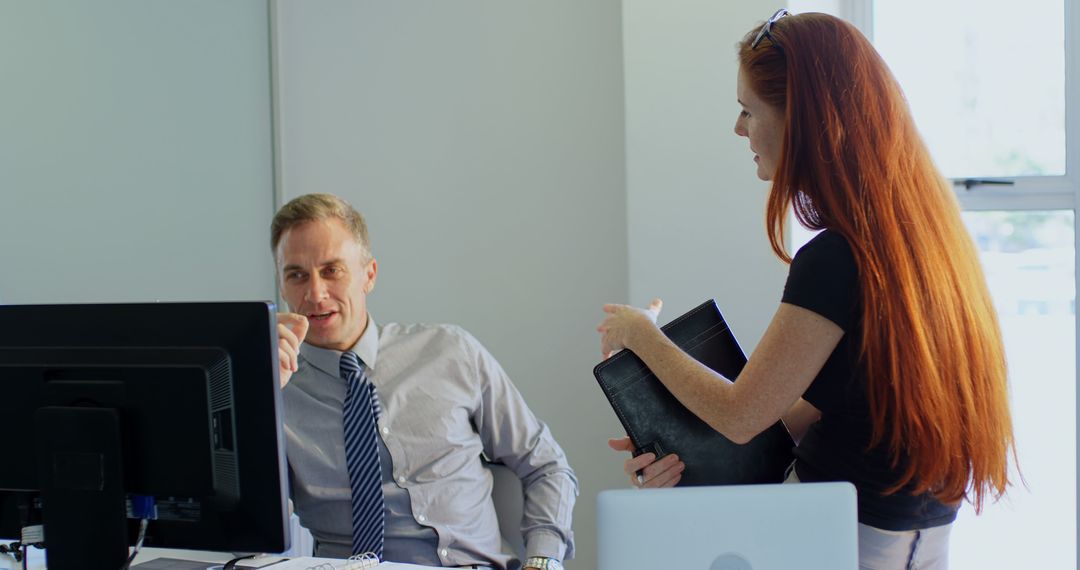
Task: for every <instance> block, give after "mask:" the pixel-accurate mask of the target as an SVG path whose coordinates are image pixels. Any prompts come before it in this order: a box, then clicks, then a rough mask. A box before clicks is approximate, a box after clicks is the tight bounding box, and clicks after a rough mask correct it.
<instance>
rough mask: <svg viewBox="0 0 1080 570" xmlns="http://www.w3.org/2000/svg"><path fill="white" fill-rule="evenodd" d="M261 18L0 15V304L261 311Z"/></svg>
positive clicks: (53, 9) (191, 7)
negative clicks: (225, 305)
mask: <svg viewBox="0 0 1080 570" xmlns="http://www.w3.org/2000/svg"><path fill="white" fill-rule="evenodd" d="M267 14H268V13H267V6H266V4H265V3H263V2H243V3H241V2H216V1H212V0H201V1H190V2H184V3H174V2H164V1H154V2H144V1H135V0H128V1H110V2H92V3H91V2H56V1H34V2H3V3H0V77H2V78H3V98H2V100H3V104H2V105H0V216H2V222H0V244H2V246H0V267H2V268H3V269H2V270H0V300H2V301H3V302H7V303H64V302H105V301H152V300H155V299H160V300H163V301H164V300H209V299H219V300H220V299H271V298H273V295H274V288H273V282H272V279H271V276H272V275H273V266H272V263H271V262H270V259H269V258H268V255H267V251H268V250H269V246H267V245H265V244H266V243H267V241H268V240H267V239H266V237H265V234H266V229H265V228H266V226H267V220H268V218H269V216H270V214H271V208H272V194H271V188H272V168H271V160H272V152H271V148H272V147H271V137H270V132H271V129H270V96H269V84H270V79H269V62H268V53H269V51H268V44H269V34H268V26H267V20H268V15H267Z"/></svg>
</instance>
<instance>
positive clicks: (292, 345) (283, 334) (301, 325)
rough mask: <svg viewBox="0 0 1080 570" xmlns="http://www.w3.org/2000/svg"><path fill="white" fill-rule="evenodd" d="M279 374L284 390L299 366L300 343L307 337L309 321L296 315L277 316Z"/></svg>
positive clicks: (280, 314)
mask: <svg viewBox="0 0 1080 570" xmlns="http://www.w3.org/2000/svg"><path fill="white" fill-rule="evenodd" d="M277 321H278V324H277V332H278V372H279V373H280V378H281V387H282V388H284V387H285V385H286V384H288V383H289V378H292V374H293V372H296V369H297V367H298V365H299V358H300V343H301V342H304V337H305V336H307V331H308V320H307V317H305V316H304V315H298V314H296V313H278V314H277Z"/></svg>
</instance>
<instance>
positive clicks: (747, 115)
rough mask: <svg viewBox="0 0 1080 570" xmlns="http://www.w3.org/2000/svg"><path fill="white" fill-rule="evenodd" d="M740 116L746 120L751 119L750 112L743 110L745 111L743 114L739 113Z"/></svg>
mask: <svg viewBox="0 0 1080 570" xmlns="http://www.w3.org/2000/svg"><path fill="white" fill-rule="evenodd" d="M739 116H741V117H743V118H746V119H749V118H750V112H749V111H747V110H745V109H743V111H742V112H741V113H739Z"/></svg>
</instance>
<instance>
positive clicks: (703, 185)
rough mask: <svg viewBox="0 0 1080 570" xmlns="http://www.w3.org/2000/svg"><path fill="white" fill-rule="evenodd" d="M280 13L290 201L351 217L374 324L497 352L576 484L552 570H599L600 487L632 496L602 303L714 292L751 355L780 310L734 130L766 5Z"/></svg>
mask: <svg viewBox="0 0 1080 570" xmlns="http://www.w3.org/2000/svg"><path fill="white" fill-rule="evenodd" d="M274 6H275V8H276V10H277V12H276V33H277V38H276V55H277V58H278V67H277V71H278V73H277V79H278V82H277V83H278V89H279V101H280V106H279V111H278V115H277V116H278V121H279V123H278V130H279V143H280V149H281V150H280V161H279V168H280V173H281V184H282V187H283V199H285V200H287V199H290V198H292V197H295V196H297V195H300V194H303V193H307V192H315V191H327V192H334V193H337V194H340V195H342V196H345V197H346V198H348V199H349V200H350V201H352V202H353V203H354V204H355V205H356V206H357V207H358V208H359V209H360V210H361V211H363V212H364V213H365V215H366V216H367V217H368V221H369V223H370V225H371V229H372V235H373V247H374V251H375V255H376V257H377V258H378V259H379V263H380V278H379V285H378V288H377V289H376V292H375V294H374V295H373V297H372V300H371V307H372V311H373V314H374V315H375V317H376V318H377V319H379V320H383V321H388V320H400V321H426V322H456V323H459V324H461V325H463V326H465V327H466V328H468V329H469V330H471V331H472V332H473V333H474V334H475V335H477V337H479V338H480V340H481V341H483V342H484V343H485V344H486V345H487V346H488V348H489V349H491V351H492V352H493V353H494V354H495V355H496V356H497V357H498V358H499V359H500V361H501V362H502V363H503V365H504V366H505V367H506V368H507V370H508V371H509V372H510V374H511V376H512V377H513V378H514V379H515V382H516V383H517V385H518V387H519V388H520V389H521V391H522V392H523V393H524V395H525V397H526V399H527V400H528V401H529V402H530V405H531V406H532V407H533V409H534V410H535V411H536V412H537V414H538V415H540V416H541V417H542V418H543V419H545V420H546V421H548V423H549V424H550V425H551V427H552V430H553V432H554V433H555V435H556V437H557V438H558V439H559V441H560V442H561V443H562V445H563V447H564V448H565V449H566V451H567V454H568V455H569V458H570V461H571V464H572V465H573V466H574V468H575V470H576V471H577V473H578V475H579V478H580V480H581V486H582V494H581V496H580V498H579V500H578V505H577V508H576V509H575V525H574V526H575V532H576V534H577V544H578V556H577V559H576V560H574V561H572V562H570V563H569V564H568V567H569V568H578V569H584V568H595V566H596V539H595V537H596V534H595V528H596V526H595V525H596V522H595V507H596V493H597V492H598V491H600V490H602V489H605V488H612V487H624V486H626V480H625V476H624V475H623V474H622V471H621V462H622V459H623V457H621V456H619V455H617V454H615V453H613V452H610V451H608V450H607V448H606V444H605V441H606V439H607V437H608V436H616V435H619V434H620V433H621V429H620V427H619V425H618V422H617V420H616V418H615V415H614V413H613V412H612V411H611V409H610V407H609V406H608V405H607V403H606V401H605V400H604V399H603V396H602V395H601V392H600V390H599V388H598V387H597V386H596V384H595V380H594V379H593V378H592V374H591V371H592V366H593V365H595V364H596V363H597V361H598V358H599V342H598V337H597V335H596V333H595V331H594V328H595V326H596V324H597V323H598V322H599V321H600V320H601V318H602V316H603V315H602V313H601V311H600V305H601V304H602V303H604V302H608V301H614V302H627V301H632V302H634V303H637V304H641V303H645V302H647V300H648V299H649V297H650V296H652V295H661V296H663V297H665V298H666V300H667V301H668V307H669V309H668V310H667V311H666V313H665V319H670V318H673V317H675V316H677V314H678V313H679V312H681V311H683V310H685V309H688V308H690V307H691V306H693V305H696V304H697V303H699V302H700V301H702V300H704V299H705V298H707V297H712V296H715V297H717V298H718V299H719V300H720V303H721V306H722V307H723V308H724V310H725V313H726V314H727V315H728V317H729V320H731V321H732V324H733V327H734V328H735V330H736V332H737V333H738V334H739V337H740V338H741V339H742V340H743V342H744V345H746V346H747V348H748V349H749V348H751V347H752V346H753V345H754V344H756V341H757V338H758V337H759V336H760V334H761V332H762V331H763V330H764V328H765V325H766V324H767V322H768V319H769V317H770V316H771V314H772V312H773V311H774V310H775V308H776V306H777V304H778V300H779V293H780V288H781V286H782V283H783V275H784V266H783V265H782V264H780V263H779V262H778V261H775V260H774V258H772V256H771V253H770V251H769V249H768V245H767V242H766V240H765V237H764V236H765V232H764V229H763V219H764V213H763V212H764V211H763V203H764V196H765V190H766V186H765V185H764V184H763V183H761V182H760V181H757V179H756V178H755V177H754V163H753V162H752V160H751V159H752V155H751V154H750V153H749V151H748V149H747V146H746V143H745V141H743V140H740V139H738V138H737V137H735V135H734V134H733V133H732V132H731V127H732V124H733V122H734V120H735V114H736V112H737V105H736V104H735V71H736V63H735V56H734V49H733V45H734V43H735V41H736V40H737V39H738V38H739V37H740V36H741V34H742V33H743V32H744V31H745V30H746V29H749V27H750V26H752V25H753V23H754V22H756V21H759V20H761V19H763V18H765V17H767V16H768V14H764V15H762V13H764V12H768V11H769V8H768V7H767V6H763V5H761V3H760V2H756V1H755V2H751V1H748V0H744V1H742V2H734V3H724V4H720V3H716V2H705V1H698V2H689V1H683V2H676V3H671V2H668V3H663V4H661V3H652V2H644V1H642V2H631V1H627V2H622V3H620V2H616V1H615V0H606V1H602V2H601V1H594V2H575V1H571V0H561V1H555V2H543V3H540V2H533V3H503V2H492V1H482V0H471V1H458V2H454V3H452V4H450V3H439V2H410V3H401V2H398V3H377V2H344V1H338V2H321V3H318V4H310V3H309V4H300V3H292V2H277V3H275V4H274ZM624 12H625V16H624V15H623V13H624ZM623 20H625V22H624V21H623ZM624 50H625V53H624ZM624 64H625V69H626V73H625V77H624V74H623V69H624ZM624 100H625V101H626V105H625V108H624ZM624 125H625V129H626V132H625V135H624ZM624 152H625V155H624Z"/></svg>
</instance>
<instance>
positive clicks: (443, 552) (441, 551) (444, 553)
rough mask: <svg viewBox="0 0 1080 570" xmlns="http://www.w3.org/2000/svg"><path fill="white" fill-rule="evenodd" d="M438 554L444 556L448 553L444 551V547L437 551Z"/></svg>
mask: <svg viewBox="0 0 1080 570" xmlns="http://www.w3.org/2000/svg"><path fill="white" fill-rule="evenodd" d="M439 554H441V555H443V556H446V555H447V554H449V553H448V552H447V551H446V549H445V548H444V549H442V550H440V551H439Z"/></svg>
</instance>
